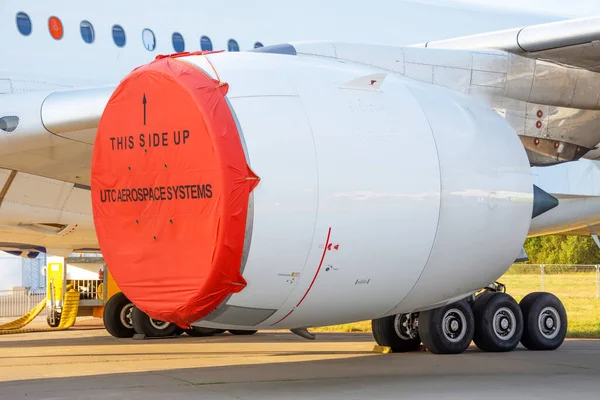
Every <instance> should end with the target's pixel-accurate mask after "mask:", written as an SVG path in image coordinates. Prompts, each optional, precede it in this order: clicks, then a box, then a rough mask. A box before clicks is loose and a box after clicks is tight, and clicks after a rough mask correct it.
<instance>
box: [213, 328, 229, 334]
mask: <svg viewBox="0 0 600 400" xmlns="http://www.w3.org/2000/svg"><path fill="white" fill-rule="evenodd" d="M226 331H227V329H215V335H220V334H221V333H225V332H226Z"/></svg>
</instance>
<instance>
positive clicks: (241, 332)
mask: <svg viewBox="0 0 600 400" xmlns="http://www.w3.org/2000/svg"><path fill="white" fill-rule="evenodd" d="M256 332H258V331H245V330H240V329H229V333H231V334H232V335H254V334H255V333H256Z"/></svg>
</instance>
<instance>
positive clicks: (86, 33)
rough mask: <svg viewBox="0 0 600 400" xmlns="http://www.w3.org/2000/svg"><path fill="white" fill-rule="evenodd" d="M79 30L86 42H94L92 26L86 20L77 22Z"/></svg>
mask: <svg viewBox="0 0 600 400" xmlns="http://www.w3.org/2000/svg"><path fill="white" fill-rule="evenodd" d="M79 30H80V31H81V38H82V39H83V41H84V42H86V43H94V27H93V26H92V24H91V23H90V22H88V21H81V24H79Z"/></svg>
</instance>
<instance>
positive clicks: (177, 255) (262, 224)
mask: <svg viewBox="0 0 600 400" xmlns="http://www.w3.org/2000/svg"><path fill="white" fill-rule="evenodd" d="M349 4H350V5H351V6H349ZM315 10H318V11H319V12H318V13H315ZM0 11H2V12H1V13H0V15H2V18H4V20H3V23H2V24H1V25H0V33H1V35H2V37H3V38H5V43H7V46H6V49H5V54H7V55H8V59H9V60H10V62H9V63H6V64H5V66H4V67H3V68H2V70H0V93H2V94H0V112H1V114H0V188H1V189H0V249H4V250H9V251H11V252H14V253H21V254H24V255H25V256H30V257H35V256H36V255H37V254H39V252H47V253H49V254H53V255H59V256H60V255H63V256H66V255H68V254H70V253H72V252H100V251H101V253H102V255H103V256H104V258H105V260H106V262H107V264H108V265H109V268H110V271H111V273H112V274H113V276H114V278H115V280H116V281H117V283H118V285H119V287H120V288H121V289H122V291H123V295H122V296H121V297H119V298H118V299H117V298H116V296H115V302H119V305H122V306H123V307H124V305H125V303H126V302H125V300H126V301H127V303H128V302H133V304H135V306H136V307H135V308H134V310H133V315H132V318H133V319H135V320H137V321H138V326H140V327H141V328H140V329H141V330H142V331H144V330H147V332H149V333H156V332H155V331H152V329H155V328H156V326H154V327H153V326H151V324H148V323H146V324H145V325H143V326H142V323H141V322H140V321H148V320H150V321H152V320H160V321H167V322H168V323H169V324H167V325H166V326H169V330H168V331H167V330H165V331H163V334H165V335H166V334H167V332H169V334H170V333H172V332H173V329H177V327H185V328H189V329H192V330H194V329H196V330H199V332H202V329H205V330H206V329H208V330H211V329H212V330H216V329H230V328H231V329H237V330H248V331H251V330H256V329H291V330H292V331H293V332H295V333H297V334H299V335H301V336H303V337H306V338H309V339H312V338H314V337H313V335H312V334H311V333H310V332H309V331H308V328H311V327H314V326H322V325H331V324H338V323H345V322H353V321H358V320H365V319H371V320H372V321H373V325H372V326H373V335H374V338H375V340H376V342H377V343H378V344H379V345H382V346H389V347H391V348H392V350H393V351H395V352H406V351H415V350H417V349H418V348H419V347H420V346H421V344H423V345H424V346H425V347H426V348H427V349H428V350H429V351H431V352H433V353H437V354H457V353H462V352H464V351H465V350H466V349H467V348H468V346H469V345H470V343H471V341H474V342H475V344H476V345H477V346H478V347H479V348H480V349H481V350H483V351H490V352H499V351H503V352H506V351H511V350H513V349H514V348H515V347H516V346H517V345H518V344H519V343H522V344H523V345H524V346H525V347H526V348H528V349H530V350H554V349H556V348H558V347H560V345H561V344H562V342H563V341H564V338H565V335H566V331H567V324H568V321H567V316H566V313H565V310H564V307H563V305H562V303H561V302H560V300H559V299H558V298H556V296H554V295H552V294H550V293H531V294H530V295H528V296H526V297H525V298H524V299H523V300H522V301H521V302H520V303H517V302H516V301H515V300H514V299H513V298H512V297H511V296H509V295H507V294H506V293H503V290H502V287H501V286H500V285H498V284H496V283H495V282H496V280H497V279H498V277H500V276H501V275H502V274H504V272H506V270H507V269H508V268H509V267H510V265H511V264H512V263H513V262H514V261H515V259H519V257H522V256H523V254H522V251H523V248H522V245H523V242H524V241H525V239H526V238H527V237H528V236H529V235H532V234H534V235H537V234H545V232H550V231H551V232H553V233H557V232H565V231H571V230H573V229H574V228H576V229H580V228H581V227H582V226H583V227H585V226H594V225H593V224H597V223H598V221H596V220H595V215H596V214H595V209H597V208H594V207H597V205H596V204H593V207H592V208H591V209H590V211H589V213H588V214H589V215H586V216H584V217H583V218H581V215H577V217H576V219H577V220H576V221H575V222H576V223H574V220H573V219H569V218H571V217H572V216H573V215H572V213H571V211H569V210H572V208H569V206H570V205H575V206H574V207H579V206H578V205H576V204H578V200H585V199H583V198H578V197H577V195H576V194H572V193H568V194H571V197H570V198H569V199H566V200H565V198H561V197H560V196H558V195H556V196H555V194H556V193H549V192H547V191H545V190H544V187H543V185H542V184H541V183H539V182H537V181H535V180H534V177H533V176H532V175H533V174H532V170H536V169H543V170H544V171H546V169H547V170H550V168H554V169H556V168H558V169H560V168H562V166H563V165H567V164H569V163H577V162H579V161H578V160H580V159H582V158H588V159H597V158H598V157H599V156H600V154H598V152H599V150H597V148H596V147H597V144H598V143H599V142H600V131H599V130H598V129H596V128H597V122H596V121H597V116H598V109H599V107H600V106H598V102H599V98H598V96H599V95H598V94H599V93H600V87H597V86H599V85H600V80H599V79H598V78H597V76H596V73H597V72H596V71H597V65H598V62H597V57H596V56H595V53H596V52H595V48H596V47H597V43H598V39H600V18H598V17H592V18H584V19H576V20H565V19H564V18H560V17H557V16H552V15H543V14H542V15H538V14H525V13H514V12H502V11H498V10H494V11H493V12H491V11H490V10H489V9H484V8H469V7H466V6H461V7H458V8H456V7H449V6H448V7H441V8H440V7H436V6H434V5H432V4H428V3H427V2H419V1H404V2H399V1H389V0H379V1H375V2H371V3H369V7H364V4H360V7H358V6H357V3H348V2H344V3H343V4H342V3H340V2H330V3H328V4H322V3H317V2H314V1H308V2H303V3H302V4H301V5H288V4H281V3H277V2H273V1H266V0H265V1H263V2H254V3H252V4H250V3H245V2H239V1H229V2H222V3H220V4H201V5H199V4H197V2H191V1H188V0H182V1H180V2H179V3H178V4H177V5H170V4H169V5H165V4H164V3H159V2H157V1H154V0H147V1H144V2H141V1H130V2H127V4H124V3H123V2H116V1H114V0H110V1H105V2H102V4H99V3H98V4H90V5H85V6H81V4H80V3H78V2H75V1H71V0H69V1H62V2H54V3H51V4H46V3H44V4H27V3H25V4H24V3H23V2H22V1H21V2H17V1H3V2H2V3H1V5H0ZM192 11H194V12H192ZM448 20H451V21H452V24H448V23H447V21H448ZM331 21H335V24H332V22H331ZM423 21H427V22H426V23H424V22H423ZM442 22H445V23H442ZM486 32H487V33H486ZM221 49H223V50H227V51H222V50H221ZM240 50H243V51H240ZM532 166H533V168H532ZM552 171H554V170H552ZM534 181H535V182H537V183H539V185H534ZM565 206H567V207H565ZM565 209H566V210H567V211H566V212H565V211H563V210H565ZM557 215H558V216H559V217H557ZM569 215H571V217H569ZM552 216H554V217H552ZM544 218H545V221H546V223H542V222H538V221H543V219H544ZM588 220H590V221H591V222H592V225H589V222H590V221H588ZM592 220H593V221H592ZM582 224H583V225H582ZM575 225H577V227H575ZM590 229H591V228H590ZM586 232H587V231H586ZM588 234H589V233H588ZM111 300H112V299H111ZM109 303H110V301H109ZM115 304H116V303H115ZM115 304H113V306H114V307H112V308H115V309H117V311H118V310H119V307H116V306H115ZM107 309H108V304H107ZM118 317H119V315H118V312H116V313H115V315H114V318H118ZM155 330H156V329H155ZM140 333H146V332H140Z"/></svg>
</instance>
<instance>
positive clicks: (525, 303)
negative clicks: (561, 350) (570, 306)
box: [519, 292, 567, 350]
mask: <svg viewBox="0 0 600 400" xmlns="http://www.w3.org/2000/svg"><path fill="white" fill-rule="evenodd" d="M519 305H520V306H521V310H522V312H523V320H524V323H525V326H524V329H523V337H522V338H521V343H522V344H523V346H525V347H526V348H527V349H529V350H554V349H557V348H558V347H559V346H560V345H561V344H562V343H563V341H564V340H565V336H566V334H567V313H566V311H565V308H564V306H563V305H562V303H561V302H560V300H559V299H558V298H557V297H556V296H554V295H553V294H551V293H545V292H536V293H530V294H528V295H527V296H525V297H524V298H523V300H521V303H520V304H519Z"/></svg>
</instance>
